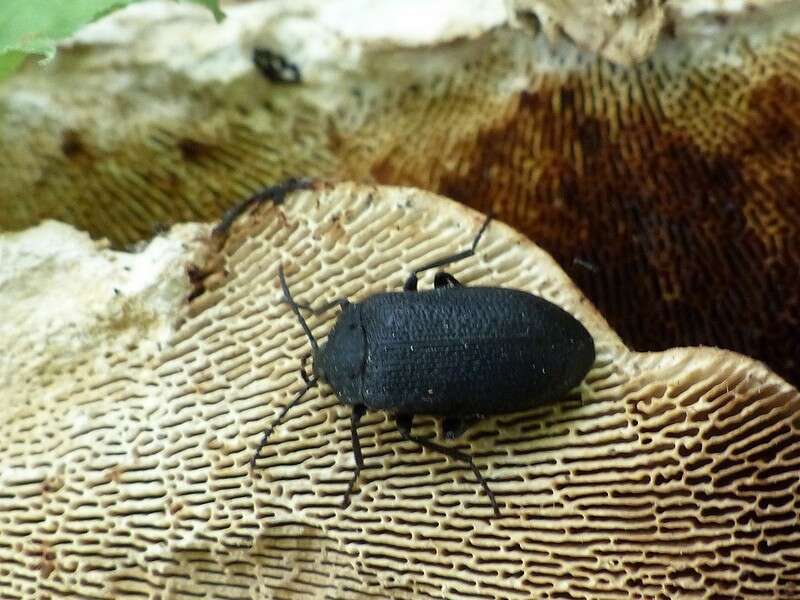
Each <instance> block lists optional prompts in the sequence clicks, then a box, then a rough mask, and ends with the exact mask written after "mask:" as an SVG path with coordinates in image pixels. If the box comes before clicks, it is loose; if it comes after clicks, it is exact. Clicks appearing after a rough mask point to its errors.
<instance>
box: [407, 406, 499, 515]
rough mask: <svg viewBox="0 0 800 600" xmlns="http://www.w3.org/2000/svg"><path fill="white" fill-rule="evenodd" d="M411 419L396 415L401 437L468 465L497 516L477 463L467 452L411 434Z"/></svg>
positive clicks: (496, 508) (411, 417) (497, 512)
mask: <svg viewBox="0 0 800 600" xmlns="http://www.w3.org/2000/svg"><path fill="white" fill-rule="evenodd" d="M413 419H414V417H413V416H412V415H398V416H397V431H399V432H400V435H401V436H402V437H403V439H404V440H407V441H409V442H414V443H415V444H417V445H419V446H422V447H423V448H427V449H428V450H432V451H434V452H439V453H440V454H444V455H445V456H447V457H449V458H452V459H453V460H455V461H458V462H461V463H464V464H466V465H468V466H469V468H470V469H472V472H473V473H474V474H475V477H476V478H477V479H478V481H479V482H480V484H481V486H483V491H484V492H486V495H487V496H488V497H489V501H490V502H491V503H492V508H493V509H494V515H495V516H496V517H499V516H500V508H499V507H498V506H497V500H496V499H495V497H494V492H492V490H491V489H490V488H489V484H488V483H487V482H486V480H485V479H484V478H483V475H481V472H480V470H479V469H478V467H477V465H476V464H475V463H474V462H473V460H472V457H471V456H470V455H469V454H465V453H464V452H460V451H458V450H455V449H453V448H447V447H446V446H441V445H439V444H437V443H435V442H432V441H430V440H426V439H425V438H421V437H417V436H415V435H411V425H412V422H413Z"/></svg>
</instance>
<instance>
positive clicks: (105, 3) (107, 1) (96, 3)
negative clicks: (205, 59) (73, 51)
mask: <svg viewBox="0 0 800 600" xmlns="http://www.w3.org/2000/svg"><path fill="white" fill-rule="evenodd" d="M139 1H141V0H0V78H2V77H3V76H4V75H7V74H8V73H10V72H11V71H13V68H16V66H18V65H19V64H20V63H21V62H22V59H21V58H20V53H25V54H41V55H44V56H45V57H46V58H48V59H49V58H52V57H53V55H54V54H55V49H56V44H58V42H60V41H61V40H63V39H64V38H67V37H69V36H70V35H72V34H73V33H75V32H76V31H77V30H78V29H80V28H81V27H83V26H84V25H86V24H88V23H91V22H92V21H94V20H96V19H99V18H100V17H102V16H104V15H106V14H108V13H110V12H112V11H114V10H116V9H119V8H122V7H125V6H127V5H129V4H133V3H134V2H139ZM189 1H191V2H194V3H196V4H199V5H201V6H205V7H206V8H208V9H209V10H210V11H211V12H212V13H213V14H214V17H215V18H216V19H217V21H219V20H221V19H222V17H223V16H224V15H223V13H222V11H221V10H220V8H219V0H189Z"/></svg>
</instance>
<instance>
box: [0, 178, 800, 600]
mask: <svg viewBox="0 0 800 600" xmlns="http://www.w3.org/2000/svg"><path fill="white" fill-rule="evenodd" d="M482 219H483V216H482V215H480V214H478V213H475V212H472V211H469V210H467V209H465V208H463V206H461V205H459V204H456V203H454V202H449V201H447V200H444V199H442V198H439V197H435V196H433V195H431V194H428V193H426V192H422V191H418V190H414V189H408V188H405V189H398V188H373V187H361V186H356V185H351V184H340V185H336V186H330V185H327V184H316V189H315V190H300V191H296V192H292V193H290V194H289V195H288V196H287V198H286V200H285V202H284V203H283V204H281V205H278V206H276V205H275V204H273V203H269V202H265V203H261V204H255V205H253V206H251V207H250V208H249V209H248V210H246V211H245V212H244V213H243V214H241V215H240V216H239V218H238V219H237V220H236V221H234V222H233V223H232V224H231V226H230V228H229V229H227V230H226V231H223V232H221V233H218V234H214V235H211V234H210V233H209V235H208V237H207V238H206V239H205V243H206V244H208V253H207V256H208V259H207V261H206V262H205V263H204V264H198V265H197V268H196V269H195V270H194V271H193V275H192V277H191V280H192V282H194V284H195V285H198V286H199V285H200V282H202V289H201V290H199V292H198V293H197V294H193V299H192V300H191V301H187V302H184V303H183V305H182V308H180V309H178V312H177V314H175V315H174V318H175V323H176V325H175V330H174V333H173V335H172V336H171V339H170V340H169V342H168V343H165V344H163V347H162V350H161V352H160V353H155V354H152V355H150V356H149V358H146V359H143V358H142V355H141V354H140V353H139V352H138V351H137V349H136V347H135V344H134V345H133V347H130V346H129V347H125V348H114V346H113V338H111V341H108V338H103V339H106V340H107V341H106V345H105V346H102V347H101V348H99V349H98V348H91V349H90V351H89V355H90V356H94V355H95V354H96V353H97V352H100V353H101V355H104V356H106V355H107V359H106V360H105V361H104V362H103V361H101V360H95V359H92V360H89V359H85V361H84V362H81V360H80V358H81V357H76V358H75V360H74V362H75V365H74V367H73V368H71V369H70V370H68V371H65V372H62V373H61V374H60V375H58V376H53V377H51V378H50V381H49V382H48V383H46V384H45V383H44V382H43V381H42V380H41V379H39V378H35V377H28V378H25V379H21V378H20V379H17V380H16V385H15V386H12V387H11V388H10V389H7V390H4V395H5V397H4V402H2V403H0V465H2V468H0V596H2V597H3V598H11V599H25V600H28V599H31V598H52V597H87V598H89V597H90V598H116V599H120V600H125V599H134V598H137V599H148V600H155V599H156V598H174V599H187V600H189V599H195V598H200V597H207V598H211V597H213V598H284V599H287V598H349V599H360V598H376V597H381V598H398V599H403V598H404V599H414V600H416V599H419V598H431V599H433V598H452V599H472V598H509V599H515V598H520V599H522V598H531V597H535V598H584V599H592V600H593V599H596V598H631V599H633V598H658V599H664V600H669V599H673V598H708V599H711V598H763V597H770V598H776V597H781V598H797V597H800V566H798V565H800V555H799V554H798V547H799V546H798V540H800V503H798V486H800V483H798V478H797V469H798V464H800V394H798V392H797V390H796V389H794V388H792V387H791V386H790V385H788V384H787V383H786V382H784V381H783V380H781V379H780V378H779V377H777V376H776V375H775V374H774V373H772V372H770V371H769V370H768V369H767V368H765V367H764V366H763V365H762V364H761V363H759V362H756V361H753V360H751V359H749V358H746V357H743V356H740V355H736V354H733V353H729V352H724V351H720V350H716V349H710V348H686V349H676V350H670V351H668V352H663V353H650V354H638V353H635V352H632V351H629V350H628V349H627V348H626V347H625V346H624V345H623V344H622V343H621V342H620V340H619V338H618V337H617V336H616V335H615V334H614V332H613V331H612V330H611V329H610V328H609V327H608V325H607V324H606V323H605V322H604V320H603V319H602V318H601V317H600V316H599V314H598V313H597V312H596V311H595V309H594V308H593V307H592V306H591V304H590V303H589V302H588V301H587V300H586V298H585V297H584V296H583V295H582V294H581V293H580V292H579V291H578V289H577V288H576V287H575V286H574V285H573V284H572V283H571V282H570V281H569V279H568V278H567V277H566V276H565V274H564V273H563V271H562V270H561V269H559V268H558V266H557V264H556V263H555V261H554V260H553V259H552V258H550V257H549V256H548V255H547V254H546V253H545V252H544V251H542V250H541V249H539V248H538V247H536V246H535V245H533V244H532V243H531V242H530V241H528V240H527V239H525V238H524V237H523V236H522V235H520V234H519V233H517V232H515V231H514V230H512V229H510V228H509V227H507V226H506V225H504V224H503V223H501V222H499V221H496V222H494V223H492V224H491V226H490V227H489V229H488V230H487V231H486V234H485V237H484V238H483V239H482V241H481V245H480V247H479V251H478V253H477V255H476V256H474V257H472V258H470V259H468V260H465V261H462V262H460V263H457V264H454V265H453V268H452V272H453V274H454V275H455V276H456V277H458V278H459V279H461V281H463V282H464V283H465V284H467V285H479V284H483V285H496V286H506V287H514V288H518V289H523V290H527V291H529V292H533V293H536V294H540V295H542V296H544V297H545V298H547V299H548V300H550V301H552V302H555V303H557V304H559V305H560V306H562V307H563V308H564V309H565V310H567V311H569V312H570V313H572V314H573V315H574V316H575V317H576V318H577V319H579V320H580V321H581V322H582V323H583V324H584V325H585V326H586V327H587V328H588V329H589V331H590V332H591V333H592V335H593V337H594V339H595V342H596V346H597V358H596V361H595V364H594V366H593V368H592V370H591V371H590V372H589V374H588V376H587V377H586V379H585V381H584V382H583V383H582V385H581V386H579V387H578V388H576V389H575V390H573V391H572V392H571V393H570V394H568V395H567V396H566V397H565V398H563V399H562V400H560V401H558V402H555V403H553V404H551V405H548V406H540V407H537V408H535V409H532V410H529V411H527V412H522V413H517V414H513V415H508V416H504V417H501V418H488V419H486V420H485V421H482V422H481V423H479V424H478V425H476V426H474V427H473V428H472V429H470V430H468V431H467V433H466V434H465V435H464V437H463V438H460V439H458V440H455V441H453V442H449V443H452V444H453V445H455V446H457V447H458V448H460V449H461V450H463V451H465V452H469V453H470V454H471V455H472V456H473V457H474V458H475V460H476V462H477V464H478V465H479V467H480V468H481V470H482V472H483V473H484V474H485V476H486V477H487V478H489V480H490V482H491V485H492V488H493V490H494V492H495V494H496V495H497V498H498V502H499V503H500V504H501V508H502V516H501V517H499V518H495V517H492V512H491V508H490V507H489V506H488V504H487V501H486V498H485V497H484V495H483V494H482V492H481V490H480V486H479V485H477V483H476V481H475V480H474V478H473V476H472V474H471V473H470V472H469V471H468V470H465V469H464V468H462V467H461V466H460V465H458V464H456V463H453V462H451V461H450V460H449V459H447V458H445V457H442V456H440V455H438V454H433V453H430V452H428V451H420V450H419V449H418V448H417V447H415V446H413V445H411V444H408V443H406V442H404V441H402V440H401V438H400V436H399V434H398V433H397V431H396V429H395V427H394V421H393V419H392V418H390V417H389V416H388V415H386V414H384V413H368V414H367V415H366V417H365V419H364V421H363V423H364V424H363V426H362V428H361V439H362V444H363V446H364V458H365V462H366V465H367V468H366V469H365V470H364V472H363V473H362V476H361V479H360V483H359V485H358V486H357V488H356V492H355V493H354V495H353V498H352V503H351V505H350V506H349V507H348V508H347V509H342V508H340V504H341V501H342V495H343V493H344V491H345V489H346V486H347V484H348V481H349V477H350V474H351V473H352V469H353V467H354V463H353V458H352V454H351V448H350V422H349V418H350V414H349V410H350V409H349V407H345V406H342V405H340V404H339V403H337V401H336V399H335V398H334V397H333V396H332V394H331V391H330V389H329V388H327V387H324V386H323V387H321V388H319V389H315V390H314V391H312V392H311V393H310V394H309V395H308V397H307V398H306V399H305V400H304V401H303V402H302V403H301V404H299V405H298V406H296V407H295V408H294V409H293V410H292V411H291V412H290V413H289V414H288V415H287V418H286V420H285V421H284V422H283V423H282V424H281V425H280V426H279V427H278V428H276V429H275V431H274V433H273V435H272V438H271V439H270V441H269V443H268V444H267V446H266V447H265V448H264V450H263V452H262V456H263V458H262V459H261V460H260V461H259V465H258V468H257V469H256V470H255V471H251V470H250V467H249V461H250V459H251V458H252V453H253V450H254V448H255V446H256V444H257V443H258V441H259V439H260V437H261V434H262V432H263V430H264V429H265V428H266V427H267V426H268V425H269V424H270V423H271V422H272V421H273V419H274V418H275V416H276V415H277V413H278V412H279V411H280V409H281V408H282V407H283V406H285V404H286V402H288V401H289V399H290V398H291V397H292V396H293V394H294V393H295V392H296V391H297V390H298V389H299V388H300V387H301V386H302V385H303V383H302V380H301V379H300V377H299V374H298V369H299V364H300V359H301V357H302V356H303V355H304V354H305V353H306V352H307V351H308V342H307V340H306V338H305V336H304V334H303V332H302V330H301V328H300V326H299V324H298V322H297V320H296V318H295V316H294V315H293V314H292V313H291V311H290V309H289V307H288V306H287V305H286V304H283V303H282V302H281V298H282V294H281V290H280V287H279V283H278V279H277V269H278V265H280V264H283V265H284V267H285V271H286V274H287V279H288V284H289V285H290V286H291V289H292V291H293V293H294V295H295V296H296V298H297V300H298V301H299V302H309V303H312V304H314V303H318V302H322V301H326V300H331V299H334V298H336V297H341V296H347V297H349V298H351V299H352V300H354V301H358V300H359V299H363V298H364V297H366V296H367V295H368V294H370V293H372V292H376V291H381V290H397V289H401V287H402V283H403V280H404V279H405V276H406V275H407V273H408V271H409V270H410V269H411V268H412V267H413V266H415V265H419V264H420V263H422V262H425V261H427V260H431V259H433V258H435V257H438V256H440V253H452V252H454V251H457V250H460V249H462V248H463V247H465V246H466V245H468V244H469V243H470V241H471V240H472V238H473V236H474V234H475V231H476V228H477V227H479V226H480V224H481V222H482ZM431 283H432V275H431V274H427V275H426V276H425V277H423V278H422V280H421V282H420V284H421V286H422V287H423V288H424V287H427V286H429V285H431ZM335 318H336V314H335V311H332V312H331V313H328V314H324V315H320V316H309V325H310V327H311V328H312V330H313V331H314V333H315V334H316V335H317V336H318V337H319V338H320V340H324V338H325V334H326V332H327V331H328V329H329V328H330V326H331V325H332V323H333V321H334V319H335ZM78 333H80V332H78ZM84 334H85V335H90V333H89V332H84ZM37 352H38V353H42V352H46V347H45V346H44V345H36V344H31V345H30V353H31V354H35V353H37ZM22 354H24V353H21V354H20V355H15V356H12V357H10V360H12V361H16V362H14V363H13V364H11V365H10V367H11V368H13V367H14V365H17V366H20V365H26V364H29V363H30V361H29V360H28V359H30V358H31V357H30V356H23V355H22ZM498 400H499V399H498ZM438 429H439V425H438V424H436V422H435V421H434V420H432V419H429V418H425V419H420V420H419V423H418V430H417V433H418V434H420V435H425V436H430V435H434V434H435V433H437V430H438Z"/></svg>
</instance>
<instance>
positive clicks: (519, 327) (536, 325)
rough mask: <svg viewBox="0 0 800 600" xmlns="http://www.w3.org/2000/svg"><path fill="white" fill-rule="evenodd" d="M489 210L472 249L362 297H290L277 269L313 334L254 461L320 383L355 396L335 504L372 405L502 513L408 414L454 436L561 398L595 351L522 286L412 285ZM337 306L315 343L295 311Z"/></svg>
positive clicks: (359, 465)
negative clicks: (419, 432)
mask: <svg viewBox="0 0 800 600" xmlns="http://www.w3.org/2000/svg"><path fill="white" fill-rule="evenodd" d="M490 220H491V217H488V218H487V219H486V221H485V222H484V224H483V226H482V227H481V229H480V231H479V232H478V234H477V235H476V236H475V239H474V241H473V242H472V246H471V247H470V248H468V249H467V250H464V251H462V252H459V253H457V254H453V255H452V256H447V257H444V258H441V259H439V260H435V261H433V262H431V263H428V264H426V265H424V266H422V267H420V268H418V269H416V270H415V271H414V272H413V273H411V275H410V276H409V277H408V279H407V280H406V283H405V286H404V291H402V292H386V293H378V294H373V295H371V296H369V297H367V298H366V299H365V300H364V301H363V302H359V303H350V302H348V301H347V300H346V299H339V300H335V301H333V302H330V303H328V304H326V305H324V306H320V307H318V308H316V309H312V308H311V307H308V306H305V305H302V304H298V303H297V302H295V300H294V299H293V298H292V295H291V293H290V292H289V287H288V285H287V283H286V276H285V274H284V272H283V267H282V266H281V267H280V268H279V269H278V276H279V279H280V284H281V289H282V290H283V295H284V301H285V302H286V303H288V304H289V306H290V307H291V309H292V311H293V312H294V313H295V315H296V316H297V319H298V320H299V322H300V325H301V326H302V328H303V331H304V332H305V334H306V337H308V340H309V342H310V344H311V348H312V355H313V359H314V362H313V374H312V375H311V376H309V375H308V374H307V373H306V372H305V368H304V365H305V359H306V358H308V356H306V357H305V358H304V359H303V365H301V369H300V374H301V376H302V378H303V380H304V381H305V384H306V385H305V387H304V388H303V389H302V390H301V391H300V392H299V393H298V394H297V395H296V396H295V397H294V398H293V399H292V401H291V402H289V404H287V405H286V406H285V407H284V408H283V410H281V412H280V414H279V415H278V418H277V419H275V421H274V423H273V424H272V425H271V426H270V427H269V428H268V429H267V430H266V431H265V432H264V436H263V438H262V439H261V443H260V444H259V445H258V449H257V450H256V453H255V455H254V456H253V459H252V465H253V466H255V464H256V461H257V459H258V458H259V456H260V454H261V450H262V449H263V448H264V446H265V445H266V444H267V441H268V439H269V436H270V434H271V433H272V431H273V429H274V427H275V426H277V425H278V424H279V423H280V422H281V420H282V419H283V418H284V416H285V415H286V413H287V412H288V411H289V410H290V409H291V408H292V407H293V406H294V405H295V404H296V403H297V402H299V401H300V399H301V398H302V397H303V395H304V394H305V393H306V392H307V391H308V390H309V389H311V388H312V387H313V386H315V385H317V384H318V383H319V382H320V381H326V382H327V383H328V384H329V385H330V386H331V387H332V388H333V391H334V392H335V393H336V396H337V397H338V399H339V400H340V401H341V402H343V403H345V404H350V405H352V406H353V412H352V418H351V436H352V444H353V455H354V457H355V463H356V468H355V472H354V473H353V476H352V479H351V480H350V485H349V486H348V488H347V491H346V492H345V495H344V500H343V502H342V506H343V507H346V506H347V505H348V504H349V503H350V495H351V493H352V491H353V488H354V487H355V485H356V482H357V481H358V476H359V473H360V472H361V470H362V469H363V468H364V459H363V456H362V453H361V443H360V441H359V437H358V424H359V421H360V419H361V417H362V416H363V415H364V413H365V412H366V411H367V409H371V410H384V411H387V412H391V413H394V414H395V415H396V422H397V429H398V431H399V433H400V435H401V436H402V437H403V438H404V439H405V440H408V441H411V442H414V443H416V444H418V445H420V446H423V447H424V448H427V449H429V450H433V451H436V452H440V453H442V454H444V455H446V456H448V457H450V458H452V459H453V460H456V461H459V462H461V463H464V464H466V465H468V466H469V468H470V469H472V472H473V473H474V474H475V477H476V478H477V479H478V481H479V482H480V484H481V485H482V486H483V489H484V491H485V492H486V495H487V496H488V498H489V501H490V502H491V504H492V508H493V509H494V513H495V515H498V516H499V514H500V509H499V507H498V504H497V499H496V498H495V495H494V493H493V492H492V490H491V488H490V487H489V484H488V483H487V482H486V480H485V479H484V477H483V475H482V474H481V472H480V470H479V469H478V467H477V466H476V465H475V463H474V462H473V460H472V458H471V457H470V456H469V455H467V454H465V453H463V452H460V451H458V450H455V449H452V448H447V447H445V446H442V445H440V444H437V443H434V442H432V441H430V440H428V439H425V438H420V437H417V436H414V435H412V434H411V427H412V421H413V418H414V415H435V416H441V417H443V423H442V429H443V430H444V434H445V437H446V438H447V439H453V438H455V437H457V436H459V435H460V434H461V433H463V432H464V431H465V430H466V429H467V428H468V427H469V426H471V425H472V424H474V423H475V422H477V421H478V420H480V419H481V418H483V417H485V416H488V415H500V414H506V413H513V412H519V411H522V410H526V409H529V408H532V407H534V406H536V405H537V404H540V403H543V402H548V401H552V400H557V399H558V398H560V397H563V396H564V395H565V394H566V393H567V392H568V391H569V390H570V389H572V388H573V387H575V386H576V385H578V384H579V383H580V382H581V381H582V380H583V378H584V377H585V375H586V373H587V372H588V371H589V369H590V368H591V366H592V364H593V363H594V358H595V350H594V340H593V339H592V336H591V335H590V334H589V332H588V331H587V330H586V328H584V326H583V325H581V323H580V322H578V321H577V320H576V319H575V318H574V317H572V315H570V314H569V313H568V312H566V311H565V310H563V309H562V308H560V307H558V306H556V305H555V304H552V303H550V302H548V301H547V300H545V299H544V298H541V297H539V296H534V295H533V294H529V293H527V292H523V291H520V290H514V289H507V288H497V287H472V288H470V287H464V286H462V285H461V283H459V281H458V280H457V279H456V278H455V277H453V276H452V275H450V274H449V273H445V272H439V273H437V274H436V276H435V278H434V284H433V285H434V289H433V290H427V291H417V276H418V274H419V273H421V272H422V271H426V270H428V269H435V268H439V267H443V266H445V265H448V264H451V263H454V262H456V261H459V260H462V259H464V258H467V257H469V256H472V255H473V254H475V248H476V247H477V246H478V242H479V241H480V239H481V236H482V235H483V232H484V231H485V230H486V227H487V226H488V224H489V221H490ZM335 306H339V307H341V313H340V314H339V318H338V319H337V321H336V324H335V325H334V326H333V329H332V330H331V331H330V333H329V334H328V339H327V342H326V343H325V345H323V346H322V347H320V346H319V345H318V344H317V341H316V339H315V338H314V336H313V335H312V333H311V329H310V328H309V327H308V325H307V324H306V321H305V319H304V318H303V315H302V314H301V312H300V310H301V309H304V310H311V311H312V312H315V313H321V312H324V311H327V310H329V309H331V308H333V307H335Z"/></svg>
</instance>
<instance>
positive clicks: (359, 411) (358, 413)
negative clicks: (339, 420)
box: [342, 404, 367, 508]
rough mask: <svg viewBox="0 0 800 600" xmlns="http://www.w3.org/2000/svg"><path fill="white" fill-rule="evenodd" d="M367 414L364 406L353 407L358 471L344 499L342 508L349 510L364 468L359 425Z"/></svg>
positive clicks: (351, 416) (353, 432)
mask: <svg viewBox="0 0 800 600" xmlns="http://www.w3.org/2000/svg"><path fill="white" fill-rule="evenodd" d="M366 412H367V407H366V406H364V405H363V404H356V405H355V406H353V412H352V414H351V415H350V435H351V437H352V440H353V457H354V458H355V461H356V469H355V471H353V477H352V478H351V479H350V484H349V485H348V486H347V491H346V492H345V494H344V498H342V508H347V507H348V506H349V505H350V495H351V494H352V493H353V488H354V487H355V486H356V482H357V481H358V476H359V474H360V473H361V470H362V469H363V468H364V455H363V454H362V453H361V440H360V439H359V437H358V423H359V421H361V417H363V416H364V414H365V413H366Z"/></svg>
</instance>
